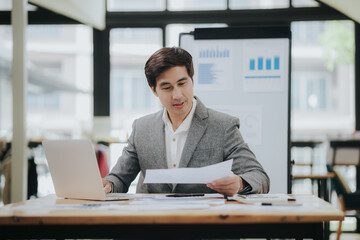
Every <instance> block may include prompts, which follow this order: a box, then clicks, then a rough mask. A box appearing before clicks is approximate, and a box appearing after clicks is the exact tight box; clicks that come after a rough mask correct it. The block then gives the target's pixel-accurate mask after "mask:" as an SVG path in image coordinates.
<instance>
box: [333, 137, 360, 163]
mask: <svg viewBox="0 0 360 240" xmlns="http://www.w3.org/2000/svg"><path fill="white" fill-rule="evenodd" d="M327 157H328V159H327V162H328V163H331V164H332V165H355V166H357V165H359V161H360V140H343V141H340V140H338V141H337V140H332V141H330V148H329V151H328V156H327Z"/></svg>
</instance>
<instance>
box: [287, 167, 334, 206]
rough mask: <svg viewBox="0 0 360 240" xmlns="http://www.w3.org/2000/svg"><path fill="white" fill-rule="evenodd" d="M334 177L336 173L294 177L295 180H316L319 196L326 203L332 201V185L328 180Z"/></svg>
mask: <svg viewBox="0 0 360 240" xmlns="http://www.w3.org/2000/svg"><path fill="white" fill-rule="evenodd" d="M333 177H334V173H326V174H308V175H294V176H293V179H311V180H316V182H317V186H318V196H319V197H320V198H322V199H324V200H325V201H327V202H329V200H330V193H331V190H330V185H329V183H328V179H331V178H333Z"/></svg>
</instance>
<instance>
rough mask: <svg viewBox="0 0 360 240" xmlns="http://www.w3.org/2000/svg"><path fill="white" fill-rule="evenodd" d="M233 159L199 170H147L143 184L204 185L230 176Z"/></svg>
mask: <svg viewBox="0 0 360 240" xmlns="http://www.w3.org/2000/svg"><path fill="white" fill-rule="evenodd" d="M232 163H233V159H230V160H227V161H224V162H221V163H217V164H213V165H210V166H206V167H200V168H172V169H148V170H146V176H145V179H144V183H192V184H206V183H210V182H212V181H214V180H218V179H220V178H225V177H228V176H230V175H231V174H232V172H231V167H232Z"/></svg>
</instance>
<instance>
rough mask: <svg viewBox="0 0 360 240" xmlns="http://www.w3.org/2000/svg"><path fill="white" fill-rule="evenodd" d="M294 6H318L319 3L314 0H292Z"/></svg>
mask: <svg viewBox="0 0 360 240" xmlns="http://www.w3.org/2000/svg"><path fill="white" fill-rule="evenodd" d="M291 1H292V2H291V3H292V6H293V7H318V6H319V3H318V2H316V1H314V0H291Z"/></svg>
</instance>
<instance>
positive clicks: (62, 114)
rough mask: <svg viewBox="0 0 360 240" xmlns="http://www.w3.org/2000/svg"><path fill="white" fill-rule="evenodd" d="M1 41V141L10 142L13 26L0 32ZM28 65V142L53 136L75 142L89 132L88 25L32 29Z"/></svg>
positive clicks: (29, 28) (89, 51) (90, 113)
mask: <svg viewBox="0 0 360 240" xmlns="http://www.w3.org/2000/svg"><path fill="white" fill-rule="evenodd" d="M0 35H1V38H0V45H1V46H2V49H1V51H0V59H1V60H2V61H0V68H1V69H4V71H1V72H2V74H1V77H0V91H1V97H0V111H1V115H0V116H1V117H0V131H1V133H2V137H8V136H7V135H8V134H9V133H10V132H11V128H12V106H11V104H10V105H9V103H11V102H12V100H11V99H12V90H11V59H12V54H11V52H12V32H11V26H1V27H0ZM54 46H56V47H54ZM27 59H28V65H27V67H28V86H27V91H28V92H27V102H26V103H27V129H28V131H29V133H28V134H29V137H30V138H39V137H46V135H47V134H52V133H56V134H60V135H66V136H73V137H75V136H74V134H80V135H81V134H83V131H89V129H86V128H87V127H89V126H90V125H91V124H90V123H91V119H92V29H91V28H90V27H86V26H84V25H46V26H44V25H30V26H29V27H28V28H27ZM9 100H10V101H9ZM44 119H46V121H44Z"/></svg>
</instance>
